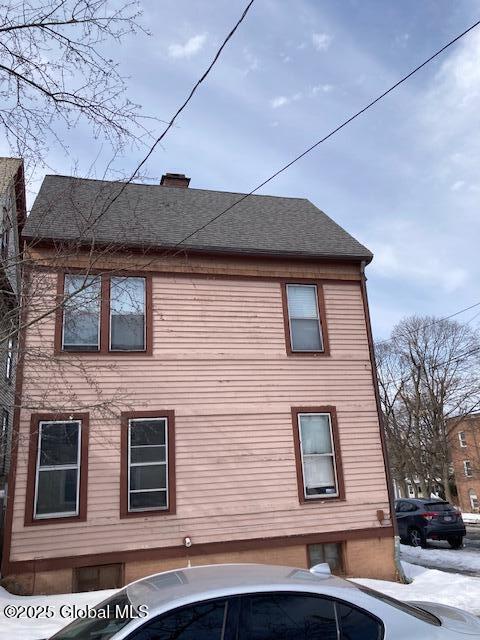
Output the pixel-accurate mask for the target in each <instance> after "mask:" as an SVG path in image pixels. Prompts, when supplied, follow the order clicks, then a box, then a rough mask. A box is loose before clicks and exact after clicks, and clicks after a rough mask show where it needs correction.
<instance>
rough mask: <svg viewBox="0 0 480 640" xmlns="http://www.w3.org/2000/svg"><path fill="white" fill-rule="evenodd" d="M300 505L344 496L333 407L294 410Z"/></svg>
mask: <svg viewBox="0 0 480 640" xmlns="http://www.w3.org/2000/svg"><path fill="white" fill-rule="evenodd" d="M292 417H293V432H294V444H295V453H296V460H297V478H298V479H299V483H298V484H299V487H298V488H299V497H300V501H301V502H306V501H309V500H312V499H325V498H338V497H342V498H343V497H344V491H343V481H342V471H341V461H340V455H339V449H338V435H337V431H338V428H337V424H336V412H335V408H334V407H325V408H322V407H320V408H313V409H308V408H306V409H303V408H293V409H292Z"/></svg>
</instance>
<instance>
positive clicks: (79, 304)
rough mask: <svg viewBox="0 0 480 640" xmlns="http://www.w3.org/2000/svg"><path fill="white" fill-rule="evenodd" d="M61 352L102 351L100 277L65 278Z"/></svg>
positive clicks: (67, 276) (68, 275)
mask: <svg viewBox="0 0 480 640" xmlns="http://www.w3.org/2000/svg"><path fill="white" fill-rule="evenodd" d="M64 293H65V297H66V300H65V303H64V307H63V332H62V333H63V335H62V348H63V349H64V350H65V351H98V350H99V349H100V300H101V279H100V277H99V276H85V275H73V274H67V275H65V285H64Z"/></svg>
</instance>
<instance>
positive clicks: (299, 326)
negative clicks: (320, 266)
mask: <svg viewBox="0 0 480 640" xmlns="http://www.w3.org/2000/svg"><path fill="white" fill-rule="evenodd" d="M284 295H285V297H286V307H287V309H286V312H287V316H288V318H287V323H288V327H287V329H288V331H287V345H288V350H289V352H290V353H306V354H308V353H324V352H325V351H326V349H325V344H324V342H325V341H324V335H323V331H322V321H321V305H320V299H321V291H320V290H319V285H317V284H286V285H285V293H284Z"/></svg>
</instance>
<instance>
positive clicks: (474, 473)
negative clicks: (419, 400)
mask: <svg viewBox="0 0 480 640" xmlns="http://www.w3.org/2000/svg"><path fill="white" fill-rule="evenodd" d="M450 425H451V430H450V455H451V461H452V464H453V468H454V473H455V482H456V485H457V491H458V504H459V506H460V508H461V509H462V511H465V512H467V513H468V512H473V513H478V512H479V511H480V413H474V414H472V415H470V416H468V417H466V418H462V419H461V420H459V419H458V418H454V419H452V420H451V421H450Z"/></svg>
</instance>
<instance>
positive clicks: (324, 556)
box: [307, 542, 343, 574]
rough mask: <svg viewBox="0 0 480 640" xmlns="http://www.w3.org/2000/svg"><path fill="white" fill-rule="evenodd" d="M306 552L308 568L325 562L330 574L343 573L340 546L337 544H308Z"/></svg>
mask: <svg viewBox="0 0 480 640" xmlns="http://www.w3.org/2000/svg"><path fill="white" fill-rule="evenodd" d="M307 551H308V562H309V566H310V567H314V566H315V565H316V564H322V563H324V562H326V563H328V566H329V567H330V571H331V572H332V573H336V574H341V573H343V558H342V545H341V544H339V543H338V542H326V543H324V544H309V545H307Z"/></svg>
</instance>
